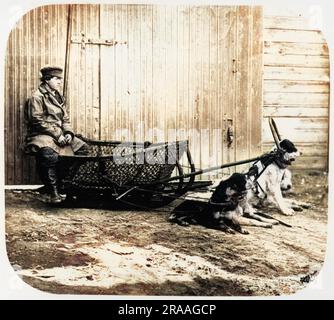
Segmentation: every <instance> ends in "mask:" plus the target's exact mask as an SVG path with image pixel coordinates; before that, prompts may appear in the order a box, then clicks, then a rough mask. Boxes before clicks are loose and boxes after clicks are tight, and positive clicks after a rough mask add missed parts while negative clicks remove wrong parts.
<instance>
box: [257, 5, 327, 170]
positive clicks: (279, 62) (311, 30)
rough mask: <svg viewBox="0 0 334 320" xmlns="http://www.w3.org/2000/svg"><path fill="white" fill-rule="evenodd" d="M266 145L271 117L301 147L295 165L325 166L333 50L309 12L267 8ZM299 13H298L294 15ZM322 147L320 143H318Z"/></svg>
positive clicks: (264, 143) (264, 124)
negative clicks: (330, 50) (330, 63)
mask: <svg viewBox="0 0 334 320" xmlns="http://www.w3.org/2000/svg"><path fill="white" fill-rule="evenodd" d="M264 12H265V17H264V28H265V29H264V39H265V41H264V109H263V111H264V112H263V116H264V118H263V136H262V138H263V147H264V149H266V148H267V146H268V144H270V141H272V136H271V133H270V130H269V125H268V118H267V117H269V116H271V117H274V118H275V119H277V121H276V122H277V123H278V126H279V128H280V131H282V134H283V135H284V136H285V138H288V139H290V140H292V141H293V142H295V143H296V145H297V147H298V148H300V149H302V152H303V156H302V157H301V158H300V159H298V161H297V162H298V163H296V167H298V168H299V169H300V168H308V167H310V168H317V169H323V170H326V168H327V159H328V114H329V90H330V89H329V75H330V72H329V53H328V46H327V43H326V41H325V39H324V38H323V35H322V33H321V30H320V29H319V28H317V27H316V26H315V25H314V13H313V15H312V14H311V12H310V11H303V10H302V11H300V10H299V9H297V10H291V8H286V9H285V10H280V11H277V13H276V14H275V10H273V9H268V7H266V8H265V9H264ZM293 12H295V13H293ZM319 146H320V147H319Z"/></svg>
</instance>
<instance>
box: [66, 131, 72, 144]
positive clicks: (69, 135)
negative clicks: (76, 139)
mask: <svg viewBox="0 0 334 320" xmlns="http://www.w3.org/2000/svg"><path fill="white" fill-rule="evenodd" d="M72 139H73V138H72V135H71V134H69V133H66V134H65V140H66V144H70V143H71V142H72Z"/></svg>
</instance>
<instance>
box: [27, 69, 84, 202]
mask: <svg viewBox="0 0 334 320" xmlns="http://www.w3.org/2000/svg"><path fill="white" fill-rule="evenodd" d="M40 72H41V75H42V77H41V84H40V86H39V88H38V89H37V90H36V91H35V92H34V93H33V94H32V96H31V97H30V98H29V99H28V101H27V103H26V107H25V120H26V122H27V136H26V140H25V142H26V143H25V152H26V153H27V154H34V155H35V156H36V165H37V171H38V174H39V177H40V179H41V181H42V183H43V184H44V185H45V188H46V191H47V193H48V194H49V202H50V203H59V202H61V201H62V200H63V198H62V197H61V196H60V195H59V193H58V189H57V172H56V166H57V162H58V155H59V154H68V155H70V154H73V153H77V152H81V151H82V150H83V149H85V148H87V144H86V143H85V142H84V141H82V140H81V139H79V138H77V137H75V135H74V132H73V130H72V128H71V125H70V121H69V116H68V114H67V112H66V110H65V103H64V102H65V100H64V97H63V96H62V95H61V94H60V93H59V90H60V87H61V84H62V81H63V79H62V72H63V70H62V68H59V67H49V66H47V67H44V68H42V69H41V70H40Z"/></svg>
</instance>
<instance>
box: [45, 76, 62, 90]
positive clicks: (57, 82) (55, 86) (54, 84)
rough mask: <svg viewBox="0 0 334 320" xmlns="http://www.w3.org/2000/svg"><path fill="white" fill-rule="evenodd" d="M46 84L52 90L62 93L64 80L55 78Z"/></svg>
mask: <svg viewBox="0 0 334 320" xmlns="http://www.w3.org/2000/svg"><path fill="white" fill-rule="evenodd" d="M46 83H47V84H48V85H49V87H50V88H51V89H52V90H57V91H60V87H61V85H62V83H63V79H62V78H60V77H53V78H51V79H50V80H47V81H46Z"/></svg>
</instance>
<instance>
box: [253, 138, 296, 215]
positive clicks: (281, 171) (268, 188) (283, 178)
mask: <svg viewBox="0 0 334 320" xmlns="http://www.w3.org/2000/svg"><path fill="white" fill-rule="evenodd" d="M279 145H280V148H281V149H282V152H280V153H278V156H277V157H276V158H275V159H274V161H273V162H272V163H271V164H269V165H268V166H267V167H266V168H264V165H263V163H262V162H261V161H259V162H258V163H257V164H256V165H257V166H258V172H262V170H264V171H263V172H262V174H261V175H260V177H259V178H258V179H257V184H258V190H257V197H258V198H259V199H261V200H262V204H263V205H268V204H273V205H274V206H276V207H277V208H278V209H279V210H280V212H281V213H283V214H284V215H293V214H294V210H293V208H292V205H291V203H289V201H287V200H286V199H284V198H283V195H282V189H284V190H289V189H291V188H292V182H291V171H290V170H288V169H287V167H288V166H289V165H290V164H291V162H292V161H295V159H296V157H298V156H299V155H300V153H299V151H298V150H297V148H296V147H295V145H294V144H293V143H292V142H291V141H290V140H287V139H285V140H282V141H281V142H280V144H279Z"/></svg>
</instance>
